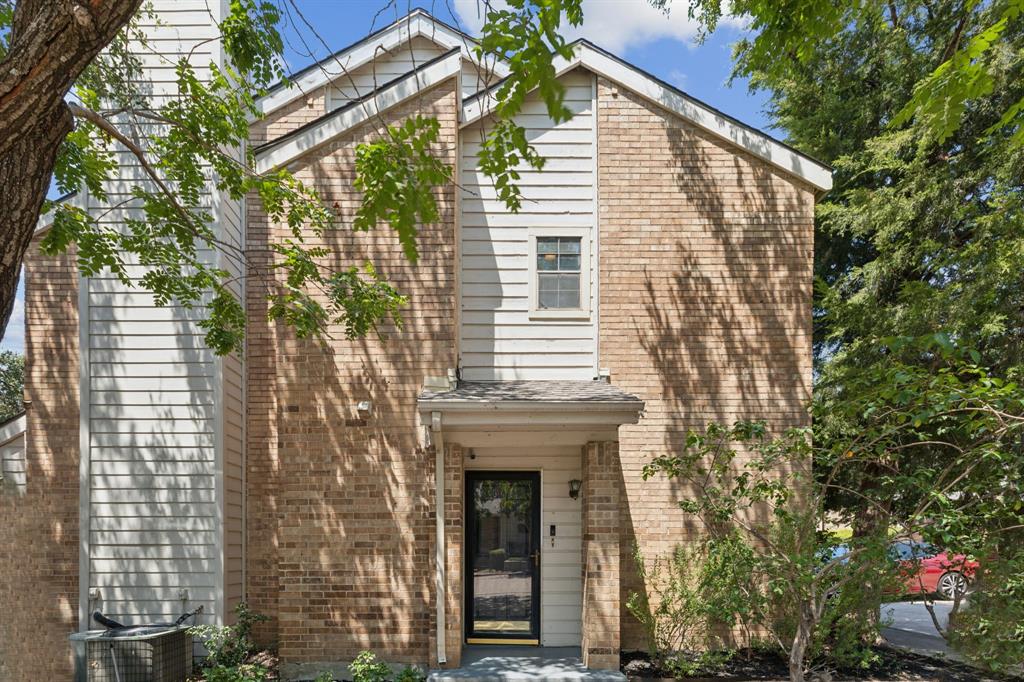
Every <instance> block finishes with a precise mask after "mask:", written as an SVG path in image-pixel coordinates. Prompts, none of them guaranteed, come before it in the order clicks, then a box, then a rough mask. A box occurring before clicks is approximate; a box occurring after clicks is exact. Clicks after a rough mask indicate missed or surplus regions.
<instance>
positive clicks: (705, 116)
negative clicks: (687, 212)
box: [462, 39, 832, 191]
mask: <svg viewBox="0 0 1024 682" xmlns="http://www.w3.org/2000/svg"><path fill="white" fill-rule="evenodd" d="M572 48H573V55H574V56H573V58H572V59H563V58H561V57H559V58H556V59H555V62H554V67H555V73H556V74H557V75H559V76H560V75H562V74H563V73H566V72H568V71H570V70H572V69H574V68H576V67H579V66H582V67H583V68H585V69H587V70H588V71H591V72H593V73H596V74H598V75H600V76H603V77H605V78H607V79H608V80H610V81H614V82H615V83H618V84H619V85H621V86H622V87H624V88H626V89H627V90H629V91H631V92H634V93H636V94H637V95H639V96H640V97H643V98H644V99H646V100H648V101H649V102H652V103H653V104H656V105H658V106H659V107H662V108H664V109H668V110H669V111H671V112H673V113H675V114H677V115H679V116H680V117H682V118H684V119H686V120H687V121H689V122H690V123H692V124H694V125H695V126H697V127H698V128H701V129H702V130H705V131H707V132H709V133H711V134H712V135H715V136H716V137H719V138H721V139H723V140H725V141H726V142H729V143H731V144H733V145H735V146H737V147H739V148H741V149H743V150H745V151H747V152H750V153H751V154H753V155H755V156H757V157H760V158H761V159H764V160H765V161H767V162H768V163H770V164H771V165H773V166H775V167H776V168H778V169H780V170H782V171H785V172H786V173H788V174H790V175H794V176H796V177H798V178H800V179H802V180H804V181H805V182H807V183H809V184H811V185H813V186H814V187H815V188H816V189H818V190H822V191H827V190H830V189H832V169H831V168H830V167H829V166H828V165H827V164H825V163H822V162H821V161H818V160H817V159H815V158H813V157H811V156H808V155H807V154H804V153H802V152H800V151H798V150H796V149H794V148H793V147H790V146H789V145H787V144H786V143H784V142H781V141H780V140H777V139H775V138H774V137H772V136H770V135H768V134H767V133H764V132H762V131H760V130H758V129H756V128H753V127H751V126H748V125H746V124H745V123H742V122H740V121H739V120H737V119H735V118H733V117H731V116H729V115H727V114H725V113H723V112H721V111H719V110H718V109H715V108H714V107H712V106H711V105H709V104H705V103H704V102H701V101H700V100H698V99H695V98H693V97H691V96H689V95H687V94H686V93H685V92H683V91H682V90H679V89H678V88H674V87H672V86H671V85H669V84H668V83H666V82H664V81H662V80H660V79H659V78H657V77H655V76H652V75H651V74H649V73H647V72H645V71H643V70H641V69H639V68H637V67H635V66H633V65H632V64H630V63H628V62H626V61H625V60H623V59H620V58H619V57H616V56H615V55H613V54H611V53H610V52H608V51H606V50H603V49H601V48H600V47H598V46H597V45H594V44H593V43H591V42H589V41H587V40H583V39H580V40H577V41H576V42H574V43H573V45H572ZM500 87H501V82H500V81H499V82H498V83H495V84H494V85H492V86H491V87H489V88H487V89H485V90H481V91H480V92H478V93H476V94H475V95H473V96H472V97H470V98H468V99H466V100H465V101H464V102H463V105H462V126H467V125H470V124H471V123H473V122H475V121H478V120H479V119H481V118H482V117H484V116H487V115H488V114H489V113H491V111H492V110H493V108H494V105H495V104H496V103H497V100H496V98H495V94H496V93H497V91H498V89H499V88H500Z"/></svg>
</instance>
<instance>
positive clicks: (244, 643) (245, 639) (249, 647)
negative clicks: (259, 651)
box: [189, 602, 267, 668]
mask: <svg viewBox="0 0 1024 682" xmlns="http://www.w3.org/2000/svg"><path fill="white" fill-rule="evenodd" d="M235 616H236V621H235V624H234V625H229V626H226V627H220V626H217V625H196V626H193V627H191V628H189V632H190V633H191V634H192V635H193V636H194V637H197V638H199V639H200V640H202V642H203V645H204V646H205V647H206V651H207V655H206V661H205V663H204V665H205V666H206V667H208V668H214V667H218V666H222V667H226V668H230V667H233V666H238V665H241V664H242V663H244V662H245V660H246V659H247V658H249V656H251V655H252V654H253V653H254V652H255V651H256V644H255V642H253V639H252V628H253V625H255V624H256V623H260V622H263V621H265V620H267V617H266V616H262V615H260V614H258V613H255V612H253V611H250V610H249V607H248V606H247V605H246V604H245V602H241V603H239V604H238V606H236V607H235Z"/></svg>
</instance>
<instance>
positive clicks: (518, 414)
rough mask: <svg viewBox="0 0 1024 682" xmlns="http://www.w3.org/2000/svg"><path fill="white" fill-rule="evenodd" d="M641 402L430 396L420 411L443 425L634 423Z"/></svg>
mask: <svg viewBox="0 0 1024 682" xmlns="http://www.w3.org/2000/svg"><path fill="white" fill-rule="evenodd" d="M643 409H644V403H642V402H639V401H635V400H630V401H615V402H612V401H607V402H604V401H602V402H588V401H580V402H566V401H550V402H548V401H539V400H522V401H518V400H496V401H479V400H444V401H442V400H430V401H423V402H420V403H419V411H420V413H421V414H429V413H431V412H440V413H441V415H442V417H441V419H442V423H443V426H444V428H446V429H447V428H449V427H462V428H466V427H472V428H490V429H510V428H524V429H549V428H565V427H567V426H570V425H571V426H573V427H575V428H585V427H601V426H609V425H613V426H618V425H620V424H636V423H637V422H638V421H639V420H640V413H641V412H642V411H643Z"/></svg>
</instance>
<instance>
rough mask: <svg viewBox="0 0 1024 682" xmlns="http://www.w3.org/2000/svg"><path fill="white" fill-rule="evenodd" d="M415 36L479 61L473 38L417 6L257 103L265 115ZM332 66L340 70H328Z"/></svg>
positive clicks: (498, 68)
mask: <svg viewBox="0 0 1024 682" xmlns="http://www.w3.org/2000/svg"><path fill="white" fill-rule="evenodd" d="M416 37H421V38H426V39H427V40H431V41H433V42H435V43H437V44H438V45H440V46H441V47H443V48H447V49H449V50H451V49H455V48H457V49H458V50H459V52H460V53H461V54H462V58H463V59H467V60H469V61H471V62H473V63H474V64H478V65H479V60H478V59H477V57H476V55H475V54H473V50H472V47H473V45H475V44H476V42H477V41H476V39H475V38H473V37H472V36H470V35H468V34H467V33H464V32H462V31H460V30H458V29H457V28H454V27H452V26H449V25H448V24H446V23H444V22H443V21H441V20H439V19H437V18H435V17H434V16H433V15H431V14H430V13H429V12H427V11H426V10H423V9H419V8H417V9H414V10H413V11H412V12H410V13H409V14H407V15H405V16H404V17H402V18H401V19H399V20H398V21H396V22H394V23H393V24H391V25H390V26H385V27H384V28H382V29H379V30H377V31H374V32H373V33H371V34H369V35H368V36H366V37H365V38H363V39H361V40H358V41H356V42H355V43H352V44H351V45H349V46H347V47H343V48H342V49H340V50H338V51H337V52H335V53H334V54H332V55H329V56H327V57H325V58H324V59H321V60H320V61H318V62H316V63H314V64H311V65H309V66H307V67H305V68H304V69H302V70H300V71H298V72H296V73H294V74H292V75H291V76H289V77H288V81H289V83H284V82H282V83H278V84H276V85H274V86H272V87H271V88H270V90H269V91H268V92H267V94H265V95H264V96H263V97H260V98H259V99H257V100H256V107H257V109H259V111H260V112H261V113H263V114H264V115H266V114H269V113H271V112H273V111H274V110H276V109H279V108H281V107H283V106H284V105H286V104H288V103H290V102H292V101H293V100H295V99H298V98H299V97H302V96H303V95H304V94H306V93H308V92H310V91H312V90H316V89H318V88H322V87H325V86H326V85H328V84H329V83H331V82H333V81H336V80H339V79H343V78H344V74H345V72H352V71H354V70H355V69H358V68H359V67H361V66H363V65H364V64H368V63H370V62H371V61H373V59H374V57H375V56H376V55H377V52H378V50H380V49H384V50H387V51H390V50H393V49H395V48H397V47H398V46H400V45H403V44H404V43H405V42H407V41H409V40H412V39H413V38H416ZM487 66H488V68H491V69H493V70H494V72H495V73H496V74H497V75H498V76H499V77H504V76H507V75H508V68H507V67H506V66H505V65H504V64H491V63H489V62H488V64H487ZM332 67H333V68H335V69H337V70H338V71H339V72H338V73H336V74H335V73H330V70H331V68H332Z"/></svg>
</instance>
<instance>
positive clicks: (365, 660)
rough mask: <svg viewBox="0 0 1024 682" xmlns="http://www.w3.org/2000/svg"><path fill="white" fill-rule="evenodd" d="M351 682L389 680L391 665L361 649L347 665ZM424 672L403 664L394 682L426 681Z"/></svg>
mask: <svg viewBox="0 0 1024 682" xmlns="http://www.w3.org/2000/svg"><path fill="white" fill-rule="evenodd" d="M349 671H350V672H351V673H352V680H353V682H391V680H392V676H391V666H389V665H388V664H387V663H385V662H384V661H381V660H380V659H378V658H377V655H376V654H374V653H373V652H372V651H362V652H360V653H359V655H358V656H356V658H355V660H354V661H352V665H350V666H349ZM426 679H427V676H426V674H425V673H424V672H423V671H422V670H420V669H419V668H417V667H415V666H411V665H407V666H405V668H403V669H402V670H401V671H400V672H399V673H398V675H396V676H395V677H394V681H395V682H426Z"/></svg>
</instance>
